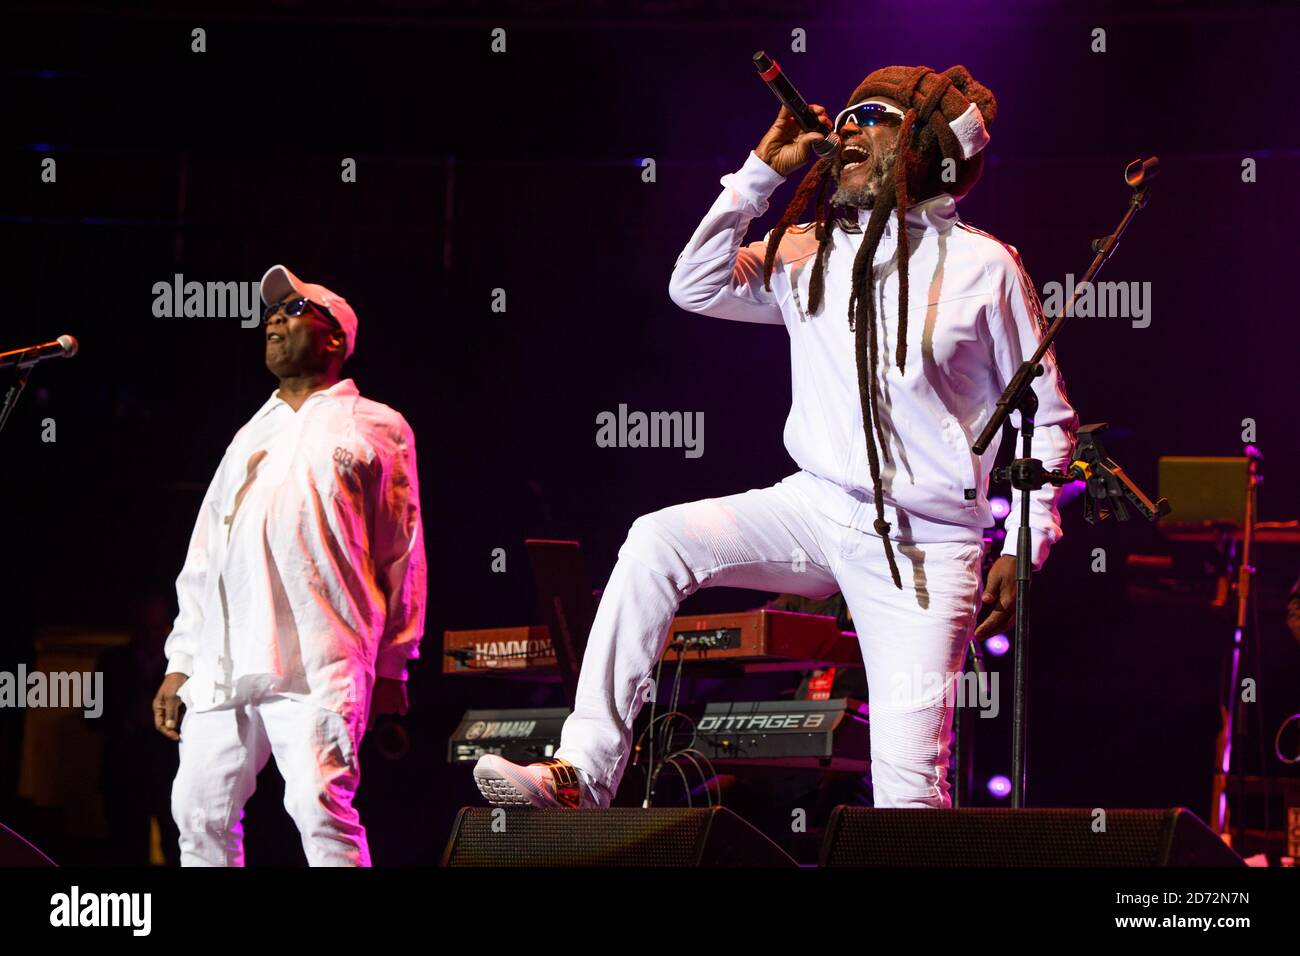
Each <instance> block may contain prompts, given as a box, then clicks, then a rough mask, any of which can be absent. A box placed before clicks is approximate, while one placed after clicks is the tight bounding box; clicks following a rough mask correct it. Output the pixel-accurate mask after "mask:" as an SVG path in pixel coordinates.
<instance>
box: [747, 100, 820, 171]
mask: <svg viewBox="0 0 1300 956" xmlns="http://www.w3.org/2000/svg"><path fill="white" fill-rule="evenodd" d="M808 108H809V109H811V110H812V111H813V112H814V113H816V114H817V118H818V119H820V120H821V121H822V122H823V123H825V124H826V133H805V132H803V131H802V130H801V129H800V127H799V122H798V121H797V120H796V119H795V118H794V114H793V113H791V112H790V109H789V107H786V106H782V107H781V110H780V112H778V113H777V114H776V121H775V122H774V123H772V128H771V129H769V130H768V131H767V134H766V135H765V136H764V137H763V138H762V140H760V141H759V144H758V145H757V146H755V147H754V152H755V153H757V154H758V158H759V159H761V160H762V161H763V162H765V163H767V165H769V166H771V167H772V169H773V170H775V171H776V172H778V173H780V174H781V175H782V176H789V175H790V174H791V173H792V172H794V171H795V170H796V169H798V168H799V167H800V166H802V165H803V164H804V163H806V162H808V160H809V159H810V158H812V155H813V148H814V147H813V144H814V143H819V142H821V141H823V140H824V139H826V136H827V134H828V133H829V132H830V128H831V121H830V117H828V116H827V115H826V110H825V109H823V108H822V107H820V106H818V105H817V104H816V103H809V104H808Z"/></svg>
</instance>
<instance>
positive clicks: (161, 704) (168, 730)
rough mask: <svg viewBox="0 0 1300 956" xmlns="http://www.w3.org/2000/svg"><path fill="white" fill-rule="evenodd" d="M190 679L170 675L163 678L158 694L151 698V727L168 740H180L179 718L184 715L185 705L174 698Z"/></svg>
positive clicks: (173, 674)
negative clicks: (182, 685)
mask: <svg viewBox="0 0 1300 956" xmlns="http://www.w3.org/2000/svg"><path fill="white" fill-rule="evenodd" d="M189 679H190V676H189V675H188V674H181V673H172V674H168V675H167V676H166V677H164V678H163V682H162V685H161V686H160V687H159V688H158V693H156V694H154V698H153V725H154V729H155V730H157V731H158V733H160V734H162V735H163V736H164V737H166V738H167V739H168V740H180V739H181V735H180V726H181V717H182V716H183V715H184V713H185V704H184V703H182V701H181V699H180V698H179V697H177V696H176V692H177V691H178V690H180V689H181V684H184V683H185V682H186V681H187V680H189Z"/></svg>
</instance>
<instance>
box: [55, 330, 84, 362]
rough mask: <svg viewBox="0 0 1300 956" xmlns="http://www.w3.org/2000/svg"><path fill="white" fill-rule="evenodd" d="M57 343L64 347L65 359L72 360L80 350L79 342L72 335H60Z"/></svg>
mask: <svg viewBox="0 0 1300 956" xmlns="http://www.w3.org/2000/svg"><path fill="white" fill-rule="evenodd" d="M55 341H57V342H58V343H59V344H60V345H62V346H63V357H64V358H72V356H74V355H76V354H77V349H78V348H80V346H79V345H78V344H77V340H76V339H75V338H73V337H72V336H71V335H60V336H59V337H58V338H57V339H56V340H55Z"/></svg>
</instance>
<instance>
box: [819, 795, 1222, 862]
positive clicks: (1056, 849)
mask: <svg viewBox="0 0 1300 956" xmlns="http://www.w3.org/2000/svg"><path fill="white" fill-rule="evenodd" d="M1103 822H1104V829H1103V828H1102V824H1103ZM821 865H822V866H943V867H958V866H1244V865H1245V863H1244V861H1243V860H1242V859H1241V857H1239V856H1238V855H1237V854H1236V853H1234V852H1233V851H1232V850H1231V849H1229V848H1228V846H1226V845H1225V844H1224V842H1223V841H1222V840H1220V839H1219V838H1218V837H1217V836H1215V835H1214V834H1213V833H1212V832H1211V831H1210V829H1209V828H1208V827H1207V826H1206V825H1205V824H1204V823H1202V822H1201V821H1200V820H1199V819H1198V818H1197V817H1196V815H1195V814H1193V813H1192V812H1191V811H1190V810H1187V809H1186V808H1182V807H1175V808H1172V809H1157V810H1107V811H1106V812H1105V818H1104V821H1103V819H1102V818H1101V817H1100V816H1098V815H1097V812H1096V811H1094V810H1086V809H1079V810H1074V809H1062V810H1057V809H1038V808H1031V809H1024V810H1012V809H1004V808H988V809H985V808H979V807H973V808H970V809H960V810H924V809H921V810H911V809H908V810H892V809H889V810H870V809H865V808H862V807H849V806H840V807H836V808H835V809H834V810H833V811H832V813H831V818H830V823H829V824H828V825H827V827H826V837H825V839H824V841H823V843H822V851H821Z"/></svg>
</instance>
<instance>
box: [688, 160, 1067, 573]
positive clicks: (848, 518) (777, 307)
mask: <svg viewBox="0 0 1300 956" xmlns="http://www.w3.org/2000/svg"><path fill="white" fill-rule="evenodd" d="M784 181H785V177H784V176H781V175H780V174H778V173H777V172H776V171H775V170H773V169H772V168H771V167H770V166H768V165H767V164H766V163H765V162H763V160H762V159H760V158H759V157H758V154H757V153H754V152H753V151H751V152H750V154H749V157H748V159H746V161H745V164H744V165H743V166H742V167H741V168H740V169H739V170H738V171H737V172H734V173H728V174H727V175H725V176H723V177H722V180H721V183H722V185H723V186H724V187H725V188H724V190H723V192H722V195H721V196H719V197H718V199H717V201H716V202H714V204H713V207H712V208H711V209H710V210H709V212H708V214H707V215H706V216H705V217H704V220H703V221H702V222H701V223H700V225H699V226H698V227H697V228H696V230H695V234H694V235H693V236H692V237H691V240H690V242H689V243H687V245H686V248H685V249H684V250H682V253H681V255H680V256H679V257H678V259H677V264H676V267H675V268H674V269H673V274H672V279H671V281H670V283H669V295H670V297H671V298H672V300H673V301H674V302H675V303H676V304H677V305H679V306H680V307H682V308H683V309H686V310H687V311H690V312H698V313H701V314H703V315H709V316H715V317H717V318H724V319H735V320H738V321H742V322H763V323H769V324H773V325H779V324H784V325H785V327H786V331H787V332H788V333H789V337H790V365H791V374H792V391H793V396H792V397H793V401H792V404H791V408H790V414H789V417H788V418H787V420H786V426H785V446H786V450H787V451H788V452H789V453H790V457H791V458H793V459H794V461H795V463H796V464H797V465H798V466H799V467H800V469H802V471H803V472H804V475H802V476H801V482H802V486H803V487H805V489H807V490H810V491H811V493H813V494H814V496H815V498H816V499H817V501H818V504H819V505H820V506H821V507H822V508H823V510H825V511H826V512H827V513H828V514H830V515H832V516H833V517H836V518H838V519H839V520H840V521H841V522H842V523H844V524H847V525H849V526H851V527H855V528H858V529H860V530H864V531H872V524H873V522H874V520H875V517H876V515H875V504H874V489H873V485H872V481H871V475H870V471H869V464H868V459H867V447H866V437H865V433H864V430H863V427H862V404H861V400H860V398H859V390H858V369H857V361H856V357H855V346H854V333H853V332H852V331H850V329H849V325H848V304H849V294H850V292H851V291H852V282H853V261H854V258H855V257H856V256H857V252H858V249H859V247H860V245H861V242H862V238H863V235H864V233H865V227H866V222H867V218H868V215H869V214H868V212H867V211H866V210H861V211H860V212H859V224H860V225H861V227H862V229H863V231H862V232H858V233H850V232H846V231H845V230H843V229H841V228H839V227H836V228H835V229H834V231H833V236H834V238H833V240H832V246H831V248H830V249H828V250H827V256H826V263H825V273H824V276H823V279H824V286H823V296H822V303H821V308H820V310H819V311H818V312H817V313H816V314H809V313H808V299H809V296H808V288H809V282H810V280H811V278H812V273H813V265H814V262H815V260H816V257H817V238H816V234H815V231H814V230H813V229H811V228H806V226H807V225H808V224H805V225H804V226H800V227H796V228H793V229H791V230H789V231H787V232H786V234H785V235H784V236H783V237H782V239H781V245H780V248H779V250H778V252H777V257H776V261H775V264H774V267H773V270H772V278H771V285H772V288H771V290H770V291H769V290H768V289H766V288H765V287H764V283H763V258H764V255H765V251H766V246H767V237H766V236H765V237H764V238H763V239H760V240H757V241H754V242H750V243H749V244H747V245H743V243H744V241H745V232H746V230H747V228H748V226H749V223H750V221H751V220H752V219H754V218H755V217H756V216H759V215H762V214H763V213H764V212H765V211H766V210H767V207H768V203H769V197H770V196H771V195H772V192H773V191H774V190H775V189H776V187H777V186H779V185H780V184H781V183H782V182H784ZM896 216H897V213H896V212H891V213H890V217H889V220H888V222H887V224H886V229H885V233H884V235H883V236H882V237H881V240H880V245H879V246H878V247H877V249H876V255H875V263H874V266H875V269H876V276H877V278H876V282H875V286H874V289H875V297H876V310H877V314H878V315H879V316H881V317H882V321H881V326H882V328H883V332H881V333H880V339H879V353H878V354H879V366H878V367H877V369H876V374H877V376H878V377H879V382H880V387H881V391H880V395H881V401H880V414H881V424H882V426H883V430H884V433H885V438H886V441H887V442H888V446H889V456H890V461H889V462H886V461H884V459H883V458H882V460H881V475H882V479H883V485H884V491H885V502H884V505H885V517H886V519H887V520H888V521H889V522H890V523H891V524H892V526H893V528H892V531H891V537H893V538H897V539H898V540H907V541H915V542H925V541H960V540H974V541H978V540H979V538H980V536H981V534H982V530H983V529H984V528H987V527H990V526H992V524H993V516H992V511H991V509H990V507H989V502H988V497H987V488H988V479H989V472H990V470H991V468H992V465H993V461H994V458H995V457H996V455H997V452H998V446H999V444H1000V442H1001V436H1000V435H999V436H995V437H994V439H993V442H992V443H991V444H990V446H989V447H988V448H987V449H986V450H985V452H984V454H983V455H982V456H978V457H977V456H976V455H974V454H973V453H972V452H971V450H970V446H971V444H972V442H973V441H974V440H975V438H976V437H977V436H978V435H979V433H980V431H981V430H982V429H983V427H984V424H985V422H987V421H988V418H989V415H990V414H991V412H992V411H993V408H994V404H995V403H996V401H997V399H998V397H999V396H1000V395H1001V393H1002V389H1003V388H1004V387H1005V386H1006V383H1007V382H1008V381H1009V380H1010V378H1011V376H1012V375H1014V374H1015V371H1016V369H1017V368H1018V367H1019V365H1020V363H1021V362H1022V361H1023V360H1024V359H1026V358H1028V357H1029V356H1030V355H1031V354H1032V353H1033V351H1034V349H1035V348H1037V346H1038V343H1039V341H1040V340H1041V338H1040V330H1039V328H1038V323H1037V320H1036V318H1035V317H1034V315H1033V313H1032V311H1031V308H1030V305H1029V300H1028V298H1027V295H1028V293H1027V290H1026V289H1025V285H1024V281H1023V279H1022V271H1021V269H1020V266H1019V263H1018V257H1017V254H1016V251H1015V249H1014V248H1013V247H1010V246H1005V245H1003V244H1002V243H1000V242H998V241H997V240H995V239H993V238H991V237H989V236H986V235H984V234H982V233H980V232H978V231H974V230H971V229H970V228H969V227H967V226H965V225H964V224H963V223H962V222H961V220H960V219H959V218H958V216H957V202H956V200H955V199H954V198H953V197H952V196H951V195H949V194H948V193H940V194H939V195H937V196H935V197H933V198H931V199H928V200H925V201H924V202H920V203H917V204H915V205H913V206H911V207H910V208H909V209H908V210H907V214H906V221H907V225H908V236H909V239H910V242H911V257H910V258H909V260H908V279H909V283H908V288H909V295H908V328H907V362H906V371H905V372H904V373H901V374H900V373H899V371H898V366H897V364H896V361H895V350H896V344H897V331H898V264H897V251H898V236H897V228H898V221H897V218H896ZM798 230H802V231H798ZM768 235H770V233H769V234H768ZM859 314H860V315H864V314H865V309H862V310H860V312H859ZM1042 364H1043V367H1044V374H1043V375H1042V376H1040V377H1038V378H1037V379H1035V380H1034V384H1033V390H1034V392H1035V394H1036V395H1037V397H1038V402H1039V405H1038V413H1037V414H1036V415H1035V417H1034V422H1035V429H1034V443H1033V454H1034V457H1035V458H1038V459H1040V460H1041V461H1042V462H1043V463H1044V465H1046V466H1047V467H1048V468H1056V469H1063V468H1065V467H1067V466H1068V464H1069V461H1070V455H1071V451H1072V446H1073V438H1072V433H1073V432H1074V430H1075V429H1076V428H1077V427H1078V416H1077V415H1076V414H1075V412H1074V409H1073V408H1072V407H1071V406H1070V403H1069V401H1068V400H1067V399H1066V396H1065V391H1064V388H1063V386H1062V384H1061V379H1060V376H1059V374H1058V372H1057V367H1056V363H1055V361H1054V360H1053V359H1052V357H1051V356H1050V355H1048V356H1046V357H1045V358H1044V361H1043V363H1042ZM1011 423H1012V425H1014V426H1015V427H1017V428H1018V427H1019V426H1020V413H1019V412H1014V413H1012V415H1011ZM1058 495H1059V489H1058V488H1056V487H1054V486H1051V485H1048V486H1046V487H1044V488H1042V489H1041V490H1039V491H1036V492H1033V493H1031V495H1030V529H1031V541H1032V543H1033V554H1032V555H1031V557H1032V560H1033V563H1034V565H1035V567H1041V566H1042V564H1043V562H1044V561H1045V560H1046V557H1047V552H1048V549H1049V548H1050V547H1051V545H1052V544H1053V543H1054V542H1056V541H1057V540H1059V539H1060V537H1061V527H1060V518H1059V515H1058V513H1057V509H1056V499H1057V497H1058ZM1018 498H1019V493H1018V492H1017V493H1016V501H1015V502H1013V504H1014V505H1016V507H1013V509H1012V512H1011V514H1010V516H1009V517H1008V518H1007V521H1006V531H1007V537H1006V541H1005V542H1004V543H1003V547H1002V553H1003V554H1004V555H1008V554H1014V553H1015V551H1016V529H1017V528H1018V527H1019V525H1020V515H1019V508H1018V503H1019V502H1018Z"/></svg>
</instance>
